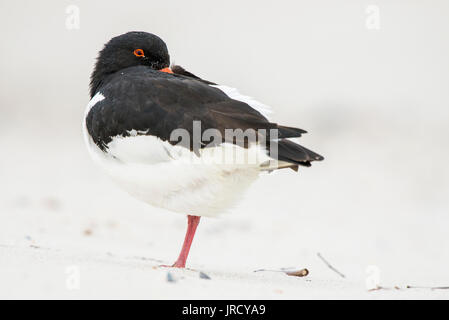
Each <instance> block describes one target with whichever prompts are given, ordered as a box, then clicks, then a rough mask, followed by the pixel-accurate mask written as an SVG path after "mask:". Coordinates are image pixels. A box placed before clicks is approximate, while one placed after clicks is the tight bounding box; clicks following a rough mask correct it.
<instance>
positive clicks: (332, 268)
mask: <svg viewBox="0 0 449 320" xmlns="http://www.w3.org/2000/svg"><path fill="white" fill-rule="evenodd" d="M317 256H318V258H320V259H321V260H322V261H323V262H324V264H325V265H327V267H328V268H329V269H331V270H332V271H334V272H335V273H337V274H338V275H339V276H340V277H342V278H346V276H345V275H344V274H343V273H341V272H340V271H338V270H337V269H335V268H334V267H333V266H332V265H331V264H330V263H329V262H327V260H326V259H324V258H323V256H322V255H321V254H320V253H319V252H318V253H317Z"/></svg>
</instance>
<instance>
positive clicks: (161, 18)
mask: <svg viewBox="0 0 449 320" xmlns="http://www.w3.org/2000/svg"><path fill="white" fill-rule="evenodd" d="M73 5H74V6H76V7H77V8H79V18H80V20H79V29H77V28H75V29H68V28H67V27H66V23H67V19H68V16H69V15H70V14H68V13H66V10H67V8H71V7H70V6H73ZM377 13H378V16H377ZM448 16H449V2H448V1H447V0H433V1H421V0H409V1H400V0H371V1H363V0H341V1H333V0H318V1H317V0H314V1H312V0H310V1H235V0H232V1H231V0H228V1H210V0H209V1H206V0H203V1H152V0H146V1H125V2H113V1H95V2H94V1H45V2H39V1H23V0H19V1H12V0H3V1H1V3H0V30H1V41H0V46H1V50H0V70H1V72H0V150H1V156H0V180H1V183H0V248H4V249H3V253H0V269H2V268H3V269H4V270H9V271H11V272H12V270H19V271H17V272H12V274H14V276H11V275H7V276H5V274H6V273H3V275H2V277H4V278H2V279H3V281H9V282H8V283H9V284H10V285H11V288H13V287H14V289H11V290H12V291H9V293H8V294H6V293H5V292H4V291H3V292H2V294H0V296H14V295H15V296H21V294H22V293H23V291H22V288H23V286H27V290H28V292H29V294H30V295H33V292H34V294H35V296H39V295H40V294H41V293H42V292H43V291H42V290H43V289H42V288H43V287H45V288H46V289H45V290H47V291H45V292H47V293H48V295H47V296H51V294H54V295H55V296H58V294H60V292H59V291H58V288H59V287H58V286H59V284H58V282H52V281H53V280H48V281H47V282H46V281H45V280H42V279H43V278H45V277H43V278H42V277H33V275H35V274H34V272H35V270H39V268H42V270H43V269H46V270H48V269H49V268H50V269H51V268H52V267H54V268H56V269H55V270H60V269H58V268H59V266H61V268H62V267H63V266H65V265H67V264H70V263H71V262H70V261H71V260H70V259H72V258H73V255H72V254H71V253H70V252H72V251H76V252H78V253H79V254H80V255H81V256H82V255H83V254H88V253H89V252H91V253H92V254H93V255H94V256H96V255H97V254H98V255H100V256H101V255H102V254H106V253H107V254H110V255H112V256H119V257H121V258H123V261H121V263H122V264H125V265H126V263H128V262H129V261H128V262H127V260H126V259H127V258H126V257H134V256H139V257H148V258H154V259H161V260H164V261H165V262H169V261H171V260H174V259H175V257H176V255H177V253H178V249H179V247H180V245H181V241H182V239H183V236H184V227H185V226H184V223H185V221H184V219H185V218H184V217H183V216H181V215H176V214H171V213H167V212H165V211H163V210H160V209H154V208H151V207H149V206H147V205H145V204H142V203H139V202H137V201H136V200H134V199H132V198H130V197H129V196H127V195H126V194H124V193H122V192H121V191H120V190H118V189H117V188H116V187H115V186H113V185H112V184H111V183H110V182H109V180H108V179H107V178H106V177H105V176H103V175H102V174H101V172H99V171H98V170H97V168H96V167H94V165H93V164H92V162H91V161H90V159H89V157H88V154H87V152H86V150H85V148H84V143H83V139H82V132H81V121H82V118H83V112H84V108H85V105H86V104H87V102H88V101H89V97H88V84H89V76H90V72H91V71H92V67H93V64H94V62H95V58H96V56H97V52H98V51H99V50H100V49H101V48H102V46H103V44H104V43H105V42H107V41H108V40H109V39H110V38H111V37H113V36H116V35H119V34H121V33H125V32H127V31H132V30H139V31H140V30H141V31H148V32H152V33H155V34H157V35H159V36H160V37H161V38H162V39H164V40H165V42H166V43H167V45H168V48H169V51H170V54H171V57H172V62H176V63H177V64H180V65H182V66H184V67H185V68H186V69H187V70H190V71H192V72H193V73H195V74H197V75H199V76H201V77H203V78H205V79H208V80H211V81H214V82H217V83H221V84H226V85H229V86H233V87H236V88H238V89H239V90H240V91H241V92H242V93H245V94H247V95H250V96H253V97H255V98H256V99H257V100H260V101H262V102H264V103H266V104H268V105H270V106H272V107H273V109H274V111H275V113H274V114H273V116H272V119H273V120H275V121H277V122H280V123H282V124H285V125H291V126H298V127H300V128H303V129H306V130H308V131H309V134H307V135H306V136H304V138H302V140H303V143H304V145H305V146H308V147H310V148H311V149H313V150H314V151H317V152H319V153H320V154H322V155H324V156H325V158H326V159H325V161H323V162H322V163H317V164H314V165H313V167H312V168H309V169H304V170H301V171H300V172H299V173H298V174H295V173H293V171H290V170H287V171H283V172H279V173H278V174H274V175H271V176H266V177H263V178H262V179H260V180H259V181H258V182H257V183H256V184H255V185H254V187H253V188H252V189H251V190H250V192H249V193H248V196H247V197H246V198H245V200H244V201H243V202H242V203H241V204H240V205H239V206H238V207H237V208H235V209H234V210H233V215H229V216H227V217H224V219H223V220H214V219H204V220H203V222H202V223H201V225H200V228H199V230H198V235H197V238H196V239H195V243H194V246H193V248H192V251H191V257H190V261H191V263H192V264H193V265H195V266H202V267H207V268H209V267H212V268H216V269H218V270H227V269H229V270H250V271H251V270H254V269H257V268H261V267H271V268H278V267H286V266H305V267H308V268H310V269H311V277H312V282H313V279H317V281H319V280H320V279H322V278H327V277H328V278H335V277H337V279H338V276H337V275H336V274H333V273H332V272H331V271H329V270H328V269H327V268H326V267H325V266H324V264H322V262H321V261H320V260H319V259H317V257H316V253H317V252H321V253H322V254H323V256H325V257H327V258H328V259H329V260H330V261H331V262H332V263H334V264H335V265H336V266H337V267H338V268H339V269H341V271H342V272H343V273H346V275H347V277H348V278H350V279H352V281H354V283H356V285H357V286H358V285H360V288H361V289H362V290H363V288H364V279H365V277H366V274H365V270H366V267H367V266H369V265H375V266H378V267H379V269H380V270H381V272H382V277H381V281H382V283H383V284H385V285H387V286H388V285H390V286H391V285H394V284H396V283H401V284H410V285H413V284H415V285H449V274H448V273H447V266H448V264H449V237H448V227H449V212H448V209H449V170H448V165H449V148H448V147H449V143H448V138H449V41H448V40H449V19H448ZM377 17H378V19H377ZM29 245H31V246H33V247H34V246H35V247H39V248H47V249H48V250H56V251H57V252H58V254H61V255H62V256H63V257H64V258H61V260H58V259H59V258H58V259H56V258H54V257H53V258H51V257H50V258H48V257H47V258H48V259H47V258H42V257H43V256H41V255H39V257H40V259H38V260H39V261H40V262H39V263H41V264H39V263H37V264H36V261H35V260H33V258H32V257H33V255H32V254H31V255H29V254H28V253H27V251H26V250H25V249H23V248H28V246H29ZM68 248H71V249H70V250H72V251H70V250H69V249H68ZM218 248H219V249H220V250H219V251H218ZM22 249H23V251H21V250H22ZM1 251H2V250H0V252H1ZM61 252H62V253H61ZM33 254H34V253H33ZM21 255H23V256H25V257H28V256H29V259H28V258H23V260H22V258H20V257H21ZM44 257H45V255H44ZM46 259H47V260H48V261H50V262H45V261H46ZM52 259H53V260H52ZM55 259H56V260H55ZM73 259H74V261H75V262H73V263H75V264H76V263H79V264H81V265H82V266H83V263H84V262H80V261H84V260H83V259H81V258H79V257H78V256H77V257H76V258H73ZM86 259H87V258H86ZM104 259H105V261H109V260H107V259H108V258H107V257H106V256H105V257H104ZM43 261H44V262H43ZM52 261H53V262H54V261H57V262H54V263H53V262H52ZM67 261H69V262H67ZM86 263H87V262H86ZM108 263H109V264H108V268H113V267H112V266H111V265H110V264H112V265H113V264H114V263H113V262H111V261H109V262H108ZM129 263H133V261H131V262H129ZM23 265H27V266H28V269H26V268H24V269H23V270H22V269H20V267H19V266H22V267H23ZM55 265H58V267H55ZM18 268H19V269H18ZM102 270H103V269H102V267H101V266H100V267H98V275H101V274H102ZM55 272H56V273H57V272H59V271H55ZM63 276H64V275H63V273H62V275H61V277H63ZM24 277H25V278H26V279H28V280H27V281H28V282H24V283H27V284H24V285H23V286H20V285H19V286H13V284H14V283H17V282H19V281H20V280H21V279H22V280H23V279H24ZM99 277H100V278H101V276H99ZM313 277H315V278H313ZM30 278H31V279H35V278H39V279H40V280H39V281H38V280H35V282H33V281H34V280H29V279H30ZM93 278H96V279H98V277H93ZM128 280H129V279H127V280H126V281H128ZM40 281H42V283H41V282H40ZM30 283H31V284H30ZM93 283H95V282H93ZM104 283H108V284H109V285H111V284H110V283H109V282H107V281H106V280H105V281H104ZM86 286H88V284H86ZM92 286H93V287H96V288H98V287H99V286H100V285H98V284H96V285H94V284H92ZM106 287H107V285H106ZM11 292H12V293H11ZM105 292H106V291H105ZM109 292H111V291H109ZM206 292H207V290H206ZM243 292H247V295H244V297H253V296H256V295H255V294H256V293H255V291H254V290H252V289H248V290H247V291H243ZM262 292H263V291H262ZM270 292H271V291H270ZM336 292H337V291H336ZM259 293H260V292H259ZM290 293H291V294H290V296H291V297H293V298H297V297H300V295H296V293H295V291H294V290H292V291H291V292H290ZM168 296H170V294H167V297H168ZM179 296H180V297H184V296H183V295H182V294H179ZM269 296H270V294H268V293H267V294H266V295H262V297H269ZM318 296H319V295H318ZM330 296H332V294H330ZM155 297H158V295H157V294H156V295H155Z"/></svg>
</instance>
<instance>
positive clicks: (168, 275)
mask: <svg viewBox="0 0 449 320" xmlns="http://www.w3.org/2000/svg"><path fill="white" fill-rule="evenodd" d="M167 282H176V279H175V277H174V276H173V275H172V274H171V273H170V272H167Z"/></svg>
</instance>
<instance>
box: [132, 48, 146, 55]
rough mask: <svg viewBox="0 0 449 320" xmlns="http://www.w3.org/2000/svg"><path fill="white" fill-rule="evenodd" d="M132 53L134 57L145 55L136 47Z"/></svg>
mask: <svg viewBox="0 0 449 320" xmlns="http://www.w3.org/2000/svg"><path fill="white" fill-rule="evenodd" d="M134 55H135V56H136V57H145V54H144V53H143V50H142V49H136V50H134Z"/></svg>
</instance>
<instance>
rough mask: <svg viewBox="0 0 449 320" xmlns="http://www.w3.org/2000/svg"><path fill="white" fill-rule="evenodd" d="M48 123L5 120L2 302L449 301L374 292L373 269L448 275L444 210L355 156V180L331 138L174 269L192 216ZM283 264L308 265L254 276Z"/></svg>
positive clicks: (416, 277)
mask: <svg viewBox="0 0 449 320" xmlns="http://www.w3.org/2000/svg"><path fill="white" fill-rule="evenodd" d="M31 128H33V127H32V126H31ZM36 130H37V129H36ZM39 130H40V131H35V132H39V134H37V135H36V136H35V137H34V138H31V139H29V138H27V137H26V132H23V133H22V134H18V133H17V132H15V131H12V130H5V131H4V132H3V134H2V136H1V137H2V139H1V140H0V142H1V145H2V147H3V148H4V150H10V151H13V152H9V153H8V156H6V157H2V159H1V161H2V163H1V170H2V172H1V174H2V184H1V194H2V197H1V203H0V205H1V207H0V210H1V211H0V212H1V221H2V222H1V223H0V284H1V285H0V298H158V299H170V298H189V299H190V298H192V299H197V298H269V299H312V298H343V299H344V298H358V299H380V298H394V299H404V298H405V299H408V298H449V290H430V289H403V290H380V291H375V292H368V291H367V290H366V285H365V281H366V278H367V276H368V275H367V273H366V268H367V267H368V266H370V265H375V266H377V267H378V268H379V270H380V272H381V274H380V285H382V286H385V287H393V286H396V285H397V286H400V287H401V288H404V287H405V286H406V285H415V286H443V285H445V286H447V285H449V273H448V272H447V266H448V261H449V259H448V258H449V254H448V252H447V250H446V249H445V248H447V242H448V240H447V236H446V230H447V223H448V220H449V219H448V217H447V216H446V215H442V214H441V215H439V214H438V213H434V214H433V215H432V219H428V218H426V217H425V216H421V215H420V214H419V212H417V211H419V210H421V209H422V208H419V206H418V205H417V203H413V202H412V201H411V200H409V201H408V203H404V202H401V201H400V199H396V200H395V198H393V197H390V195H389V193H390V191H389V190H383V188H388V184H385V185H383V181H384V180H385V179H386V177H388V176H386V175H385V174H384V175H381V176H379V175H378V172H371V173H368V172H363V171H361V170H360V166H364V164H361V163H358V164H357V163H356V162H354V163H352V168H353V169H354V170H360V171H359V172H362V173H363V174H361V176H360V177H358V176H356V175H353V174H350V175H347V176H346V172H347V170H350V168H349V166H348V165H347V164H344V161H343V160H345V161H347V159H337V158H335V157H333V156H334V155H336V154H338V153H337V151H336V150H335V151H334V150H333V149H332V148H331V147H329V146H328V145H325V146H323V148H324V149H327V150H325V152H323V153H325V154H326V155H327V156H328V159H327V163H326V162H323V163H321V164H317V165H315V166H313V167H312V168H310V169H306V170H303V171H302V172H300V173H299V174H295V173H294V172H293V171H290V170H286V171H283V172H279V173H278V174H274V175H269V176H265V177H263V178H262V179H260V180H259V181H258V182H257V183H256V184H255V185H254V187H253V188H252V189H251V190H250V192H249V193H248V194H247V196H246V197H245V200H244V201H243V202H242V203H241V204H240V205H239V206H238V207H237V208H235V209H233V210H232V214H231V215H228V216H226V217H223V219H203V220H202V221H201V223H200V226H199V228H198V232H197V235H196V238H195V241H194V244H193V247H192V250H191V255H190V257H189V260H188V264H189V266H190V267H191V268H193V269H195V270H197V271H191V270H168V269H165V268H158V265H159V264H160V263H170V262H173V261H174V260H175V258H176V257H177V254H178V250H179V249H180V246H181V243H182V240H183V237H184V232H185V217H184V216H182V215H177V214H172V213H169V212H165V211H162V210H159V209H155V208H152V207H150V206H148V205H146V204H143V203H140V202H138V201H136V200H134V199H132V198H131V197H129V196H128V195H126V194H125V193H123V192H122V191H121V190H119V189H118V188H116V187H115V186H114V185H113V184H111V183H110V182H109V180H108V179H107V178H106V177H105V176H103V175H102V174H101V173H100V172H98V171H97V169H96V168H95V167H94V166H93V164H92V163H91V161H90V159H89V158H88V155H87V153H86V151H85V150H84V146H83V142H82V139H81V136H80V135H78V132H77V131H76V130H77V129H76V128H75V127H73V128H71V127H69V131H70V132H73V133H74V134H73V135H70V134H65V135H62V137H55V136H54V135H52V134H51V132H54V129H49V130H48V132H47V133H45V132H46V131H47V130H43V129H42V128H41V129H39ZM61 130H62V129H61ZM30 132H33V130H32V129H30ZM61 132H63V130H62V131H61ZM63 137H64V138H63ZM353 145H354V147H357V141H353ZM339 165H341V166H340V171H339V172H336V171H334V169H335V168H337V167H339ZM378 169H379V170H385V168H381V167H379V168H378ZM345 176H346V180H345ZM359 179H360V180H364V183H368V182H369V181H371V183H372V186H371V189H370V190H371V191H369V190H368V189H367V188H366V186H364V184H360V181H359ZM390 184H391V182H390ZM358 186H359V188H358ZM401 186H402V187H403V188H405V187H407V184H406V183H403V184H402V185H401ZM401 190H404V192H410V191H409V190H408V191H407V190H405V189H401ZM373 196H375V198H372V197H373ZM376 200H378V201H376ZM381 200H383V201H381ZM387 201H388V205H386V202H387ZM317 252H320V253H321V254H322V255H323V256H324V257H325V258H326V259H327V260H329V262H331V263H332V264H333V265H334V266H335V267H336V268H337V269H339V270H340V271H341V272H342V273H344V274H345V275H346V278H345V279H343V278H341V277H340V276H339V275H337V274H336V273H334V272H333V271H332V270H330V269H329V268H327V266H326V265H325V264H324V263H323V262H322V261H321V260H320V259H319V258H318V257H317ZM282 267H296V268H304V267H306V268H308V269H309V270H310V275H309V276H308V277H305V278H297V277H289V276H286V275H285V274H282V273H275V272H260V273H254V272H253V271H254V270H256V269H261V268H264V269H279V268H282ZM198 271H203V272H204V273H206V274H207V275H208V276H210V277H211V280H206V279H200V277H199V273H198ZM168 272H170V273H171V275H172V277H173V278H174V279H175V282H168V281H167V273H168ZM78 274H79V279H78V278H77V275H78ZM77 279H78V280H79V282H78V280H77Z"/></svg>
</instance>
